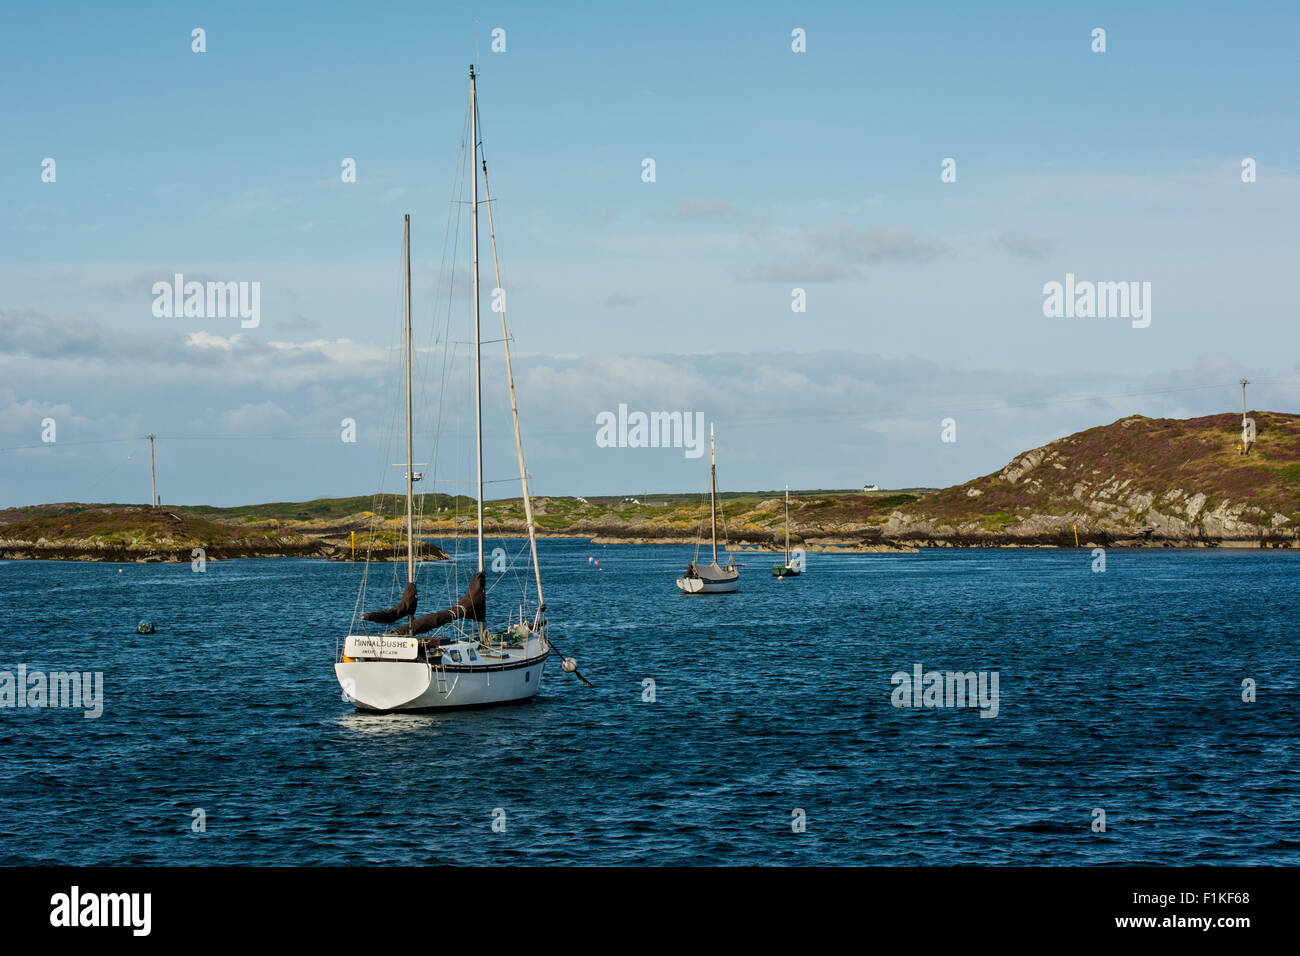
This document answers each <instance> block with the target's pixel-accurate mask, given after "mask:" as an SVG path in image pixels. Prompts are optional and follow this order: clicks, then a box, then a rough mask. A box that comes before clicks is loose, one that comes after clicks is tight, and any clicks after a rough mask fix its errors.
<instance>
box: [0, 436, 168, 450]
mask: <svg viewBox="0 0 1300 956" xmlns="http://www.w3.org/2000/svg"><path fill="white" fill-rule="evenodd" d="M157 437H158V438H162V437H163V436H162V435H159V436H157ZM148 440H149V439H148V436H146V435H135V436H132V437H130V438H93V439H88V440H86V441H51V442H41V444H39V445H10V446H9V447H8V448H0V451H22V450H24V449H28V448H57V447H58V446H60V445H110V444H115V443H118V442H128V441H148Z"/></svg>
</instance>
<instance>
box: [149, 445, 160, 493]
mask: <svg viewBox="0 0 1300 956" xmlns="http://www.w3.org/2000/svg"><path fill="white" fill-rule="evenodd" d="M157 437H158V436H157V435H154V434H153V433H152V432H151V433H150V434H149V507H150V508H157V507H158V479H157V476H156V474H155V472H154V466H153V440H154V439H155V438H157Z"/></svg>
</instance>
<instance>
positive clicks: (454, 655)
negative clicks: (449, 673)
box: [447, 651, 460, 664]
mask: <svg viewBox="0 0 1300 956" xmlns="http://www.w3.org/2000/svg"><path fill="white" fill-rule="evenodd" d="M447 653H448V654H450V655H451V659H452V660H453V661H455V662H456V663H457V664H459V663H460V651H448V652H447Z"/></svg>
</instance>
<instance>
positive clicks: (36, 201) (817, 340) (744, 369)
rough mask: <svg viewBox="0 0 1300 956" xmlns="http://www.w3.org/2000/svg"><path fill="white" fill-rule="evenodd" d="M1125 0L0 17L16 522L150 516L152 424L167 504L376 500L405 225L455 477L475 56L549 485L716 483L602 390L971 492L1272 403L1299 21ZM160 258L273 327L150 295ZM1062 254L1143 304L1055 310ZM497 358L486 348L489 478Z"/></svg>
mask: <svg viewBox="0 0 1300 956" xmlns="http://www.w3.org/2000/svg"><path fill="white" fill-rule="evenodd" d="M1137 6H1138V5H1132V4H1124V3H1113V4H1108V3H1093V4H1087V5H1070V6H1068V7H1067V6H1065V5H1045V4H1041V3H1024V4H1010V3H1008V4H988V5H979V6H976V5H969V4H955V3H952V4H942V3H941V4H929V5H924V6H922V7H916V6H914V5H903V4H898V5H869V4H858V3H821V4H776V3H743V4H742V3H727V4H703V5H700V4H695V3H672V2H665V3H657V4H653V5H649V6H646V5H608V4H595V3H590V4H578V3H565V2H554V3H548V4H544V5H543V4H485V3H438V4H428V3H422V4H383V3H378V4H373V5H358V4H336V3H313V4H311V5H306V4H253V3H230V2H226V3H221V4H163V3H158V4H141V3H130V2H124V3H120V4H114V5H112V6H107V5H104V6H101V5H91V4H86V5H77V4H60V5H54V6H43V5H29V6H26V7H22V8H17V7H15V8H11V9H10V10H9V11H7V12H6V14H5V29H4V30H3V32H0V76H2V77H3V82H0V507H6V506H15V505H26V504H36V503H40V502H47V501H119V502H144V501H147V500H148V496H149V464H148V455H149V447H148V442H147V441H145V440H144V439H143V436H144V435H146V434H149V433H155V434H157V435H158V436H159V438H158V440H157V445H156V453H157V462H158V473H159V477H158V484H159V493H160V495H161V497H162V499H163V501H164V502H165V503H174V504H198V503H207V504H217V505H234V504H244V503H254V502H262V501H278V500H304V499H308V498H314V497H323V496H336V495H353V494H368V493H370V492H373V491H378V490H390V491H391V490H396V488H397V487H398V485H399V484H400V480H401V474H402V469H401V468H400V467H393V463H395V462H401V461H403V460H404V455H403V452H402V451H401V450H400V449H399V448H398V447H397V446H396V444H395V439H396V438H397V437H398V435H399V432H400V429H398V428H396V427H395V426H396V425H397V424H399V421H398V419H397V418H396V417H395V416H396V415H397V413H398V411H399V406H400V401H401V376H400V364H399V361H398V360H399V352H398V350H397V347H398V346H399V345H400V343H401V318H402V281H401V251H402V222H403V220H402V217H403V215H404V214H408V213H409V214H410V215H411V223H412V224H411V234H412V239H411V243H412V259H413V262H412V269H413V325H414V329H415V332H414V341H415V343H416V346H417V361H416V385H417V387H416V402H415V404H416V406H417V407H416V446H417V452H416V457H417V461H419V462H430V464H429V465H428V466H427V470H428V471H429V478H428V479H426V482H425V487H426V490H435V488H436V490H453V489H454V490H462V491H472V487H471V486H470V485H469V484H468V482H469V481H470V480H471V479H472V477H473V469H472V459H473V453H472V438H473V405H472V402H473V393H472V386H471V378H470V377H469V372H470V368H469V365H468V362H467V361H466V359H467V355H468V353H467V349H466V347H465V346H464V345H463V344H460V343H463V342H465V341H468V340H469V338H470V337H471V335H472V331H471V325H470V323H471V303H470V296H469V293H468V281H467V278H466V277H467V275H468V258H467V250H468V245H469V238H468V219H469V215H468V206H467V205H466V202H467V201H468V199H469V196H468V193H467V191H466V189H465V188H462V187H464V186H465V183H464V180H463V176H464V173H463V166H464V164H463V155H462V154H461V147H462V143H463V141H464V139H465V133H464V124H465V119H466V103H467V95H468V70H469V65H470V63H471V62H473V63H476V64H477V66H478V71H479V98H480V116H481V120H482V129H481V131H480V132H481V136H482V141H483V150H484V156H485V158H486V159H487V161H488V164H489V176H490V183H491V186H492V192H493V204H492V206H493V217H494V225H495V229H496V234H497V240H498V252H499V256H500V264H501V270H502V287H503V288H504V289H505V290H506V295H507V300H506V301H507V316H508V319H509V323H510V333H511V335H512V346H511V348H512V357H513V359H514V364H515V377H516V383H517V389H518V400H519V408H520V416H521V421H522V426H523V436H524V444H525V450H526V453H527V456H528V463H529V472H530V474H531V475H532V490H533V492H534V493H535V494H543V495H546V494H551V495H560V494H583V495H592V494H636V493H645V492H654V491H693V490H704V489H705V488H706V487H707V480H708V473H707V457H705V458H703V459H702V458H698V457H693V456H692V455H689V454H687V451H688V450H687V449H682V448H630V447H621V448H620V447H612V448H611V447H601V445H600V444H599V443H598V441H597V432H598V428H597V418H598V416H600V415H601V414H602V413H604V412H610V413H615V414H617V412H618V409H619V406H620V405H625V406H627V408H628V410H629V411H643V412H646V413H649V412H654V411H665V412H670V411H681V412H683V413H688V414H690V415H691V416H695V415H696V414H702V415H703V416H704V419H705V421H707V422H711V423H714V424H715V426H716V429H717V434H718V476H719V485H720V487H722V488H723V489H732V490H750V489H775V488H781V487H783V486H785V485H790V486H791V487H793V488H848V487H857V486H860V485H862V484H863V483H867V482H871V483H877V484H880V485H881V486H882V487H914V486H928V487H937V486H943V485H948V484H954V483H958V482H962V481H966V480H968V479H970V478H973V477H975V476H977V475H982V474H986V473H989V472H991V471H995V470H997V469H998V468H1000V467H1001V466H1002V465H1003V464H1004V463H1005V462H1007V461H1008V460H1010V459H1011V458H1012V457H1013V456H1015V455H1016V454H1017V453H1018V452H1020V451H1023V450H1025V449H1028V448H1031V447H1034V446H1036V445H1040V444H1043V443H1045V442H1047V441H1051V440H1053V439H1055V438H1059V437H1061V436H1064V435H1067V434H1070V433H1071V432H1074V431H1077V430H1080V429H1083V428H1088V427H1092V426H1095V425H1100V424H1106V423H1109V422H1111V421H1114V420H1116V419H1118V418H1121V417H1124V416H1126V415H1131V414H1143V415H1149V416H1163V417H1190V416H1196V415H1206V414H1216V413H1223V412H1230V411H1239V410H1240V406H1241V392H1240V387H1239V386H1238V385H1237V384H1236V383H1237V381H1238V380H1239V379H1240V378H1242V377H1246V378H1248V379H1249V380H1250V381H1251V383H1252V384H1251V385H1250V386H1249V392H1248V399H1249V404H1250V406H1251V407H1252V408H1255V409H1268V410H1273V411H1283V412H1287V411H1300V350H1298V349H1297V347H1296V346H1297V344H1300V332H1298V331H1297V306H1300V290H1298V288H1297V283H1296V279H1295V276H1296V274H1297V268H1296V263H1297V261H1300V239H1298V238H1297V230H1296V227H1295V224H1296V223H1297V222H1300V130H1298V129H1297V123H1298V122H1300V119H1298V117H1300V109H1298V108H1297V107H1300V103H1298V102H1297V101H1298V100H1300V82H1298V81H1300V66H1298V65H1297V63H1298V62H1300V58H1297V57H1296V56H1295V55H1294V49H1293V47H1294V38H1295V36H1296V35H1297V27H1298V26H1300V8H1297V7H1296V6H1295V5H1293V4H1283V3H1262V4H1250V5H1245V6H1242V5H1230V4H1226V3H1220V4H1197V3H1190V4H1188V3H1147V4H1142V5H1140V8H1137V9H1135V7H1137ZM1098 28H1100V29H1103V30H1104V31H1105V50H1104V52H1096V51H1094V49H1093V47H1094V46H1095V45H1096V40H1095V39H1094V31H1095V30H1096V29H1098ZM195 29H202V30H203V31H204V34H203V40H204V50H203V52H195V50H194V49H193V47H194V44H195V41H194V37H193V31H194V30H195ZM796 30H799V31H802V37H803V41H804V42H803V45H804V50H803V51H802V52H796V51H795V50H794V49H793V48H792V47H793V46H794V45H797V44H796V40H795V39H794V37H793V31H796ZM494 31H504V33H503V34H502V33H496V32H494ZM494 36H496V37H498V40H497V45H498V46H500V45H502V40H503V41H504V50H498V51H494V50H493V43H494ZM349 159H350V160H354V161H355V169H356V177H355V178H356V181H355V182H344V181H343V179H344V177H343V174H342V170H343V164H344V162H345V160H349ZM647 159H651V160H653V161H654V178H653V181H647V179H646V177H645V175H644V174H643V171H644V169H645V160H647ZM949 159H951V160H953V161H954V162H953V163H952V164H949V166H950V168H951V169H953V170H955V181H944V177H943V175H942V174H943V172H944V161H945V160H949ZM47 160H53V161H54V162H53V167H52V170H53V176H52V179H53V181H47V180H48V179H49V178H51V177H50V172H49V164H47V163H46V161H47ZM1246 160H1252V161H1253V163H1252V164H1251V165H1252V166H1253V171H1254V177H1253V178H1254V181H1252V182H1245V181H1243V162H1244V161H1246ZM948 178H949V179H951V178H952V177H951V176H949V177H948ZM481 220H482V221H481V226H482V228H483V233H484V235H483V242H482V253H481V254H482V256H483V263H482V266H483V273H482V275H483V299H482V301H483V316H484V331H483V336H484V338H485V339H492V340H495V339H500V337H501V333H500V324H499V323H500V315H499V314H498V313H496V312H493V311H491V310H490V308H489V306H490V303H491V297H490V291H491V289H492V288H494V287H495V285H496V280H495V278H494V277H493V276H492V272H491V270H492V258H491V247H490V245H489V244H488V241H487V223H486V208H483V209H482V210H481ZM448 249H455V250H458V252H457V255H455V256H451V255H450V254H449V253H448V252H447V251H446V250H448ZM453 261H454V265H450V263H452V262H453ZM177 273H180V274H182V275H184V276H185V277H186V279H187V280H189V281H199V282H209V281H221V282H226V281H233V282H249V283H251V282H257V283H258V284H259V290H260V309H259V314H258V323H257V325H256V326H255V327H249V328H245V327H243V325H242V324H241V321H240V320H239V319H238V318H231V317H229V316H217V315H215V314H212V315H200V316H190V317H185V316H183V315H182V316H159V315H157V314H155V308H154V307H155V301H156V297H155V295H154V293H153V291H152V290H153V287H154V283H155V282H158V281H160V280H161V281H170V280H171V278H172V276H174V275H175V274H177ZM1067 274H1069V275H1073V276H1074V277H1075V278H1076V279H1077V280H1078V281H1092V282H1137V283H1139V288H1149V290H1150V292H1149V296H1150V299H1149V306H1150V311H1149V319H1150V322H1149V324H1148V325H1146V326H1145V327H1135V325H1134V322H1132V321H1130V320H1129V319H1128V318H1126V317H1114V316H1112V317H1104V318H1102V317H1098V318H1091V317H1073V316H1072V317H1067V318H1053V317H1048V316H1046V315H1045V314H1044V308H1043V305H1044V298H1045V294H1044V287H1045V285H1046V284H1047V283H1050V282H1060V283H1065V282H1066V276H1067ZM448 276H451V277H453V278H454V281H453V282H451V283H450V284H449V283H448V281H447V278H448ZM1145 283H1149V284H1150V285H1149V286H1144V285H1143V284H1145ZM796 290H802V294H801V295H800V293H798V292H796ZM800 298H801V299H802V304H803V311H794V309H793V308H792V307H793V306H795V305H797V304H798V302H799V299H800ZM504 382H505V373H504V366H503V364H502V354H501V345H500V343H499V342H495V341H494V342H488V343H487V344H485V346H484V386H483V388H484V429H485V433H484V434H485V438H484V441H485V452H484V454H485V466H484V468H485V475H486V477H487V478H488V479H489V481H490V482H492V483H491V484H490V485H489V486H488V492H487V494H488V496H489V497H498V496H509V495H514V494H517V493H518V483H517V480H515V481H514V482H513V483H512V482H511V481H510V480H509V479H510V478H511V477H512V476H516V479H517V467H516V465H515V461H514V446H513V439H512V436H511V433H510V430H509V429H510V425H509V405H508V397H507V393H506V391H505V388H504ZM345 419H350V420H352V421H355V422H356V437H357V441H355V442H348V441H344V440H342V439H343V437H344V427H343V424H342V423H343V422H344V420H345ZM945 419H951V420H952V421H953V423H955V428H950V429H949V430H948V435H947V437H949V438H952V437H953V436H954V435H955V438H956V440H955V441H944V440H943V435H944V425H945ZM51 420H52V421H53V424H54V431H53V433H52V434H51V432H50V428H49V425H48V422H49V421H51ZM50 437H53V438H54V440H53V441H48V440H46V439H48V438H50Z"/></svg>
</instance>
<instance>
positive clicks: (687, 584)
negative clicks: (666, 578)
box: [677, 565, 740, 594]
mask: <svg viewBox="0 0 1300 956" xmlns="http://www.w3.org/2000/svg"><path fill="white" fill-rule="evenodd" d="M677 587H678V588H680V589H681V590H682V591H683V592H684V593H686V594H727V593H730V592H731V591H735V590H738V589H739V588H740V571H739V570H737V569H736V568H720V567H718V566H717V565H714V566H712V567H707V568H699V569H698V570H697V571H696V573H695V576H693V577H691V576H687V575H683V576H682V577H680V578H678V579H677Z"/></svg>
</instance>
